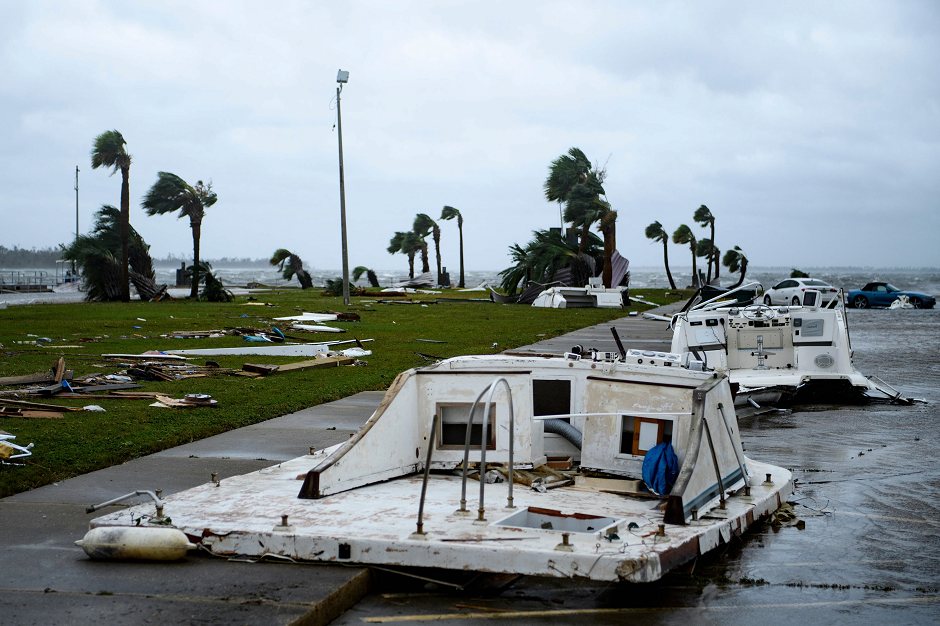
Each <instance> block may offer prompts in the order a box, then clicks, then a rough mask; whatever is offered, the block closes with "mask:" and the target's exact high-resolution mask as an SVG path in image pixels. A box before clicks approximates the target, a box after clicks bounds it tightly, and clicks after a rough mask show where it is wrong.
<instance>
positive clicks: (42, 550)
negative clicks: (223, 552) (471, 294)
mask: <svg viewBox="0 0 940 626" xmlns="http://www.w3.org/2000/svg"><path fill="white" fill-rule="evenodd" d="M670 308H678V306H676V307H670ZM656 312H657V313H661V314H668V313H669V311H668V310H666V309H665V308H662V309H657V310H656ZM610 326H615V327H616V328H617V329H618V332H619V333H620V336H621V338H622V341H623V343H624V346H625V347H627V348H631V347H633V348H643V349H656V350H664V349H668V347H669V336H670V334H669V333H668V331H667V330H666V324H665V323H664V322H658V321H652V320H645V319H642V318H639V317H624V318H620V319H618V320H615V321H614V322H612V323H606V324H599V325H596V326H591V327H588V328H585V329H581V330H579V331H575V332H573V333H569V334H567V335H563V336H561V337H557V338H554V339H549V340H546V341H543V342H539V343H537V344H533V345H531V346H523V347H521V348H517V349H515V350H513V352H533V353H559V354H560V353H563V352H565V351H568V350H570V349H571V347H572V346H573V345H575V344H582V345H583V346H584V347H585V348H591V347H595V348H598V349H600V350H604V351H616V345H615V344H614V341H613V338H612V336H611V334H610ZM383 396H384V392H381V391H371V392H364V393H359V394H356V395H354V396H350V397H348V398H344V399H343V400H339V401H336V402H331V403H329V404H323V405H320V406H316V407H311V408H308V409H304V410H303V411H299V412H297V413H292V414H290V415H285V416H282V417H279V418H275V419H272V420H268V421H266V422H262V423H259V424H255V425H252V426H248V427H245V428H240V429H237V430H233V431H230V432H227V433H223V434H221V435H217V436H215V437H209V438H208V439H203V440H201V441H196V442H193V443H190V444H186V445H183V446H179V447H176V448H171V449H169V450H164V451H163V452H159V453H156V454H152V455H149V456H146V457H142V458H140V459H136V460H134V461H130V462H128V463H124V464H122V465H118V466H114V467H109V468H107V469H103V470H100V471H97V472H92V473H90V474H85V475H83V476H78V477H76V478H72V479H69V480H66V481H63V482H61V483H56V484H52V485H47V486H45V487H42V488H40V489H35V490H33V491H29V492H25V493H21V494H17V495H14V496H11V497H8V498H5V499H3V500H0V528H2V529H3V534H2V537H3V542H2V547H0V615H3V621H4V622H8V623H11V624H13V623H15V624H32V623H37V624H40V623H41V624H66V623H68V624H85V623H96V624H97V623H101V622H105V621H107V622H109V623H110V625H111V626H118V625H121V624H140V623H149V622H152V623H158V622H162V623H167V624H179V623H203V624H232V623H238V624H325V623H327V622H329V621H330V620H332V619H333V618H334V617H336V616H337V615H339V614H340V613H342V612H343V611H344V610H346V609H347V608H349V607H350V606H352V605H353V604H355V603H356V602H357V601H358V600H359V599H360V598H361V597H362V596H363V595H365V593H366V592H367V590H368V587H369V582H370V574H369V571H368V570H367V569H365V568H357V567H343V566H331V565H312V564H283V563H277V564H274V563H264V564H262V563H256V564H250V563H245V562H231V561H228V560H226V559H220V558H214V557H209V556H206V555H204V554H201V553H190V556H188V557H187V558H186V559H185V560H184V561H180V562H177V563H158V564H154V563H131V562H96V561H91V560H89V559H88V558H86V557H85V554H84V552H83V551H82V550H81V548H78V547H76V546H75V545H74V542H75V541H76V540H78V539H81V538H82V537H83V536H84V534H85V532H86V531H87V530H88V521H89V519H90V518H91V516H89V515H86V514H85V507H86V506H88V505H91V504H96V503H99V502H104V501H106V500H109V499H111V498H114V497H116V496H120V495H123V494H126V493H130V492H133V491H137V490H144V489H147V490H154V489H162V490H163V495H170V494H172V493H176V492H179V491H183V490H185V489H189V488H191V487H195V486H197V485H201V484H204V483H206V482H209V480H210V478H211V475H212V473H217V474H218V478H219V479H221V480H224V479H225V478H226V477H229V476H234V475H238V474H245V473H247V472H252V471H255V470H258V469H261V468H264V467H269V466H271V465H273V464H276V463H278V462H280V461H286V460H288V459H293V458H296V457H298V456H302V455H304V454H307V453H308V452H309V449H310V447H311V446H315V447H316V448H318V449H319V448H324V447H327V446H330V445H333V444H336V443H340V442H342V441H345V440H346V439H348V438H349V436H350V434H352V433H354V432H356V430H358V429H359V427H360V426H361V425H362V424H363V423H364V422H365V421H366V420H367V419H368V418H369V416H370V415H371V414H372V413H373V411H374V410H375V409H376V407H377V406H378V405H379V403H380V401H381V399H382V397H383ZM140 501H142V500H140V499H137V500H129V501H128V504H129V503H133V502H140ZM122 506H126V504H125V505H122ZM115 508H117V507H114V508H111V507H109V508H107V509H103V510H102V512H108V511H111V510H115ZM167 514H168V515H170V517H172V509H171V507H168V510H167Z"/></svg>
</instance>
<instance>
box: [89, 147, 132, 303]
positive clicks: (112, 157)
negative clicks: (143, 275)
mask: <svg viewBox="0 0 940 626" xmlns="http://www.w3.org/2000/svg"><path fill="white" fill-rule="evenodd" d="M126 143H127V142H126V141H124V137H123V136H122V135H121V133H119V132H118V131H116V130H108V131H105V132H103V133H101V134H100V135H98V136H97V137H95V143H94V145H93V146H92V149H91V169H93V170H96V169H98V168H99V167H102V166H104V167H110V168H112V170H111V175H112V176H113V175H114V174H115V173H116V172H117V171H118V170H121V220H120V237H121V284H122V286H121V301H122V302H130V301H131V291H130V273H129V269H128V258H127V246H128V238H129V237H130V232H129V231H130V225H131V217H130V216H131V192H130V186H129V184H128V176H129V174H130V169H131V155H129V154H128V153H127V150H125V149H124V145H125V144H126Z"/></svg>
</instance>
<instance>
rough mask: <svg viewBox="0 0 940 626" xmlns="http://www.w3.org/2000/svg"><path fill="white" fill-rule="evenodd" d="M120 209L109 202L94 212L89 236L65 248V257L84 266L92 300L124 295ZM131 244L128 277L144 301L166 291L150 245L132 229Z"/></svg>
mask: <svg viewBox="0 0 940 626" xmlns="http://www.w3.org/2000/svg"><path fill="white" fill-rule="evenodd" d="M120 223H121V212H120V210H119V209H116V208H115V207H113V206H110V205H104V206H102V207H101V208H100V209H99V210H98V212H97V213H95V227H94V229H93V230H92V232H91V234H89V235H80V236H78V237H76V238H75V240H74V241H73V242H72V243H71V244H70V245H69V246H67V247H66V248H65V250H64V251H63V254H62V256H63V258H64V259H67V260H71V261H75V263H76V265H78V267H79V268H80V269H81V273H82V281H83V282H84V284H85V290H86V295H85V298H86V299H87V300H89V301H109V300H120V299H122V297H123V292H124V290H123V289H122V285H123V284H124V282H123V271H122V269H121V262H120V256H121V233H120V230H121V228H120ZM129 239H130V241H129V244H128V263H129V265H130V268H129V270H128V276H129V280H130V282H133V283H134V287H135V288H136V289H137V293H138V295H139V296H140V299H141V300H151V299H153V298H154V297H155V296H159V295H161V294H163V292H164V290H165V288H166V285H163V286H158V285H157V283H156V279H155V278H156V275H155V273H154V270H153V259H152V258H151V257H150V246H148V245H147V243H146V242H145V241H144V239H143V237H141V236H140V234H138V232H137V231H136V230H134V229H133V228H131V229H130V237H129Z"/></svg>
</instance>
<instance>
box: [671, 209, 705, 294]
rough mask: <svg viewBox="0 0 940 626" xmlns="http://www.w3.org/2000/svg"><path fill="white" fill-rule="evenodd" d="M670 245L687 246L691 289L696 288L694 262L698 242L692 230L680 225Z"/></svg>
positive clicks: (696, 278) (696, 268)
mask: <svg viewBox="0 0 940 626" xmlns="http://www.w3.org/2000/svg"><path fill="white" fill-rule="evenodd" d="M672 243H679V244H683V243H685V244H689V249H690V250H691V251H692V287H693V288H698V286H699V280H698V265H697V264H696V262H695V253H696V252H697V251H698V242H697V241H696V240H695V235H694V234H693V233H692V229H691V228H689V227H688V226H686V225H685V224H681V225H680V226H679V228H677V229H676V231H675V232H674V233H672Z"/></svg>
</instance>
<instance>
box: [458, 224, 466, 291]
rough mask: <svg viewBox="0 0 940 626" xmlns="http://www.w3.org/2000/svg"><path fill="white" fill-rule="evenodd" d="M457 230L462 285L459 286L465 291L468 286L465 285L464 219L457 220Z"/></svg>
mask: <svg viewBox="0 0 940 626" xmlns="http://www.w3.org/2000/svg"><path fill="white" fill-rule="evenodd" d="M457 230H458V231H460V283H458V284H457V286H458V287H459V288H460V289H465V288H466V286H465V285H464V283H463V218H462V217H458V218H457Z"/></svg>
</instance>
